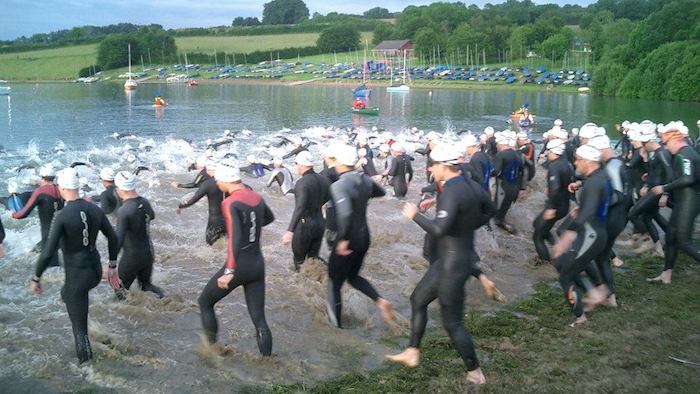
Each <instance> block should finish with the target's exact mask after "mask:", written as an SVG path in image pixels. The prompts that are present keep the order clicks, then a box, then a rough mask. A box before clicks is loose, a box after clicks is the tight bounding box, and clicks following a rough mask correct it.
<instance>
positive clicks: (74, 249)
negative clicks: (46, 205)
mask: <svg viewBox="0 0 700 394" xmlns="http://www.w3.org/2000/svg"><path fill="white" fill-rule="evenodd" d="M100 231H101V232H102V234H104V235H105V237H107V242H108V247H109V260H110V261H115V260H116V259H117V252H118V248H119V245H118V241H117V234H116V233H115V232H114V229H113V228H112V225H111V224H109V220H108V219H107V216H106V215H105V213H104V212H102V210H101V209H100V208H99V207H98V206H96V205H95V204H92V203H89V202H87V201H85V200H82V199H79V200H75V201H69V202H67V203H66V206H65V207H64V208H63V209H62V210H61V211H59V212H58V213H57V214H56V217H55V218H54V221H53V224H52V225H51V232H50V233H49V237H48V239H47V241H46V246H45V247H44V250H43V251H42V252H41V256H40V257H39V261H38V262H37V266H36V273H35V274H36V276H37V277H41V275H42V274H43V273H44V271H45V270H46V268H47V267H48V266H49V264H50V262H51V259H52V256H53V255H55V254H56V250H57V249H58V246H59V242H60V244H61V250H62V251H63V261H64V268H65V272H66V279H65V283H64V285H63V288H62V289H61V298H63V302H65V303H66V309H67V310H68V317H70V320H71V325H72V326H73V337H74V339H75V350H76V352H77V355H78V360H79V361H80V362H81V363H82V362H85V361H88V360H89V359H91V358H92V349H91V347H90V341H89V340H88V330H87V321H88V306H89V303H90V302H89V298H88V292H89V291H90V289H92V288H93V287H95V286H97V285H98V284H99V283H100V281H101V280H102V265H101V264H100V253H99V252H98V251H97V248H96V246H95V240H96V238H97V233H98V232H100Z"/></svg>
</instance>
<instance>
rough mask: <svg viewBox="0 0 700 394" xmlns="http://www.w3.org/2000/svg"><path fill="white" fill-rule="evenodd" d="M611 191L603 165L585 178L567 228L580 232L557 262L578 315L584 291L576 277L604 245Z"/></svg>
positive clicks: (560, 274)
mask: <svg viewBox="0 0 700 394" xmlns="http://www.w3.org/2000/svg"><path fill="white" fill-rule="evenodd" d="M611 194H612V186H611V185H610V181H609V180H608V178H607V176H606V175H605V171H604V170H603V169H601V168H599V169H597V170H595V171H594V172H593V173H592V174H590V176H589V177H588V179H586V180H585V181H584V183H583V188H582V189H581V193H580V195H579V198H580V205H579V209H578V214H577V215H576V218H575V219H573V220H571V221H569V222H568V224H567V227H566V228H565V230H571V231H575V232H576V233H577V236H576V240H575V241H574V242H573V244H572V245H571V247H570V248H569V250H568V251H566V252H564V254H563V255H561V256H559V258H558V259H557V261H556V264H555V267H556V268H557V271H559V284H560V285H561V288H562V290H564V297H565V298H566V300H567V302H568V303H569V305H571V308H572V310H573V312H574V315H576V316H577V317H578V316H581V315H582V314H583V294H582V291H581V289H580V288H579V286H577V285H576V281H577V279H578V277H579V274H580V273H581V272H583V271H584V270H585V269H586V268H587V266H588V265H589V263H590V262H591V261H594V260H596V258H597V257H598V256H599V255H600V254H601V253H602V252H603V251H604V249H605V244H606V238H607V237H606V231H605V220H606V217H607V213H608V205H609V203H610V197H611Z"/></svg>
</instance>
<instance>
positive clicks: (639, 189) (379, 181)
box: [0, 120, 700, 384]
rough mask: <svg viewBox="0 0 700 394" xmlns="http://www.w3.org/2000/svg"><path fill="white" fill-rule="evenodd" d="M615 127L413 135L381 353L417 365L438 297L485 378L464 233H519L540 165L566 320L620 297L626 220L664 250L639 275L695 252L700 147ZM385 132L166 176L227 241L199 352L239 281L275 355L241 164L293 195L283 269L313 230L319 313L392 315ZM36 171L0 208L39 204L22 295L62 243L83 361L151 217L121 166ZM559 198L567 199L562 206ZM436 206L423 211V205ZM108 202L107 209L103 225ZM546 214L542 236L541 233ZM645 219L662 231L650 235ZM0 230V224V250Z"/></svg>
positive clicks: (256, 226) (398, 188) (393, 162)
mask: <svg viewBox="0 0 700 394" xmlns="http://www.w3.org/2000/svg"><path fill="white" fill-rule="evenodd" d="M698 125H699V126H700V122H699V123H698ZM619 131H620V133H621V136H622V137H621V138H620V142H619V143H618V145H619V146H616V147H613V146H612V145H611V141H610V138H609V137H608V136H607V133H606V130H605V129H604V128H602V127H599V126H597V125H595V124H593V123H587V124H585V125H583V126H581V127H580V128H578V129H572V130H571V132H569V131H567V130H566V129H564V126H563V124H562V122H561V121H560V120H557V121H555V124H554V126H553V127H552V128H551V129H550V130H549V131H547V132H546V133H545V134H544V140H543V141H542V144H543V145H542V150H541V152H540V154H539V155H536V154H535V144H534V142H533V141H531V140H530V137H529V134H528V133H527V132H520V133H515V132H512V131H510V130H504V131H500V132H496V131H495V130H494V129H493V128H491V127H488V128H486V129H485V130H484V133H483V135H481V136H479V137H477V136H475V135H472V134H471V133H469V134H467V135H465V136H463V137H461V139H460V140H459V141H453V140H447V139H446V138H445V137H444V136H441V135H439V134H436V133H429V134H428V135H425V136H423V140H424V141H425V142H426V146H425V148H424V149H418V150H416V153H418V154H423V155H425V156H426V169H425V171H426V175H427V179H428V183H429V184H428V185H426V186H425V187H424V188H422V189H421V191H420V192H421V194H422V198H421V200H420V203H419V204H418V205H416V204H412V203H406V204H405V206H404V208H403V214H404V216H405V217H406V218H407V219H409V220H412V221H413V222H415V223H416V224H417V225H418V226H419V227H420V228H421V229H422V230H423V231H425V233H426V234H425V238H424V245H423V256H424V257H425V259H426V260H427V261H428V263H429V268H428V270H427V271H426V273H425V274H424V275H423V277H422V278H421V280H420V281H419V282H418V284H417V285H416V288H415V289H414V291H413V293H412V294H411V297H410V302H411V319H410V326H411V335H410V342H409V347H408V348H407V349H405V350H404V351H403V352H401V353H399V354H396V355H391V356H387V358H388V359H389V360H391V361H394V362H398V363H401V364H404V365H406V366H408V367H416V366H418V364H419V361H420V350H419V348H420V343H421V340H422V337H423V334H424V332H425V328H426V325H427V308H428V305H429V304H430V303H431V302H432V301H434V300H436V299H437V300H438V302H439V304H440V311H441V315H442V323H443V326H444V328H445V329H446V331H447V333H448V335H449V336H450V339H451V340H452V343H453V344H454V346H455V347H456V348H457V350H458V353H459V355H460V356H461V358H462V360H463V362H464V364H465V366H466V369H467V374H466V380H467V381H468V382H471V383H475V384H483V383H485V381H486V379H485V377H484V375H483V373H482V371H481V369H480V368H479V362H478V358H477V356H476V351H475V347H474V343H473V341H472V339H471V336H470V335H469V333H468V331H467V330H466V328H465V326H464V322H463V309H464V297H465V295H464V284H465V282H466V281H467V280H468V278H469V277H470V276H473V277H475V278H477V279H478V280H479V282H480V283H481V285H482V286H483V287H484V290H485V292H486V294H487V296H489V297H490V298H493V299H502V298H503V295H502V294H501V292H500V291H499V290H498V289H497V288H496V286H495V285H494V283H493V282H492V281H491V280H490V279H489V278H488V277H487V276H486V275H485V274H484V273H483V272H482V271H481V270H480V269H479V261H480V257H479V255H478V253H477V251H476V248H475V245H474V234H475V231H477V230H478V229H479V228H481V227H482V226H483V227H485V228H486V230H487V231H493V230H492V229H491V227H490V222H491V219H493V223H494V224H495V225H496V226H498V227H500V228H501V229H503V230H504V231H506V232H508V233H516V232H517V230H516V229H515V227H514V226H513V225H512V224H510V223H508V222H506V216H507V214H508V211H509V209H510V207H511V206H512V205H513V203H515V202H516V201H517V200H518V198H522V197H523V196H524V195H525V190H526V187H527V184H528V182H529V181H530V180H532V179H533V177H534V175H535V170H536V168H537V167H538V164H541V165H542V167H544V169H546V171H547V176H546V189H545V195H546V198H545V201H544V206H543V209H542V212H541V213H540V214H539V215H537V217H536V218H535V220H534V222H533V227H534V232H533V241H534V244H535V249H536V252H537V257H536V258H535V263H536V264H541V263H551V264H553V265H554V266H555V267H556V269H557V271H558V272H559V281H560V284H561V287H562V290H563V292H564V295H565V298H566V300H567V302H568V303H569V305H570V306H571V308H572V311H573V314H574V316H575V320H574V323H573V324H572V326H573V325H575V324H580V323H583V322H585V321H586V312H589V311H592V310H594V309H595V308H596V307H597V306H598V305H601V304H605V305H609V306H613V307H614V306H616V305H617V300H616V298H615V288H614V278H613V270H612V268H611V264H615V265H618V264H621V263H622V262H621V260H619V258H617V256H616V255H615V253H614V252H613V247H614V246H615V241H616V239H617V237H618V235H620V233H622V231H623V230H624V229H625V227H626V225H627V222H628V221H630V222H631V223H632V224H633V228H634V230H633V231H634V233H633V234H634V235H633V237H632V238H630V240H628V241H626V242H627V245H632V244H633V243H638V245H635V246H638V248H637V249H636V250H637V251H638V252H640V253H641V252H649V251H652V252H653V253H655V254H656V255H658V256H660V257H663V258H664V270H663V272H662V273H661V274H660V275H659V276H657V277H654V278H649V279H648V280H649V281H650V282H660V283H664V284H670V283H671V276H672V270H673V268H674V264H675V262H676V260H677V257H678V254H679V252H680V251H683V252H685V253H686V254H688V255H690V256H691V257H693V258H694V259H695V260H697V261H700V249H699V248H698V246H697V245H695V244H693V243H692V240H691V237H692V234H693V228H694V221H695V218H696V217H697V216H698V214H699V213H700V155H698V151H697V147H696V146H694V143H693V142H692V141H691V140H690V139H689V137H688V128H687V127H686V126H685V125H684V124H683V123H682V122H679V121H676V122H670V123H668V124H665V125H664V124H658V125H657V124H654V123H652V122H649V121H644V122H641V123H629V122H624V123H623V124H622V125H621V126H619ZM382 142H383V143H381V144H379V145H376V144H375V147H372V146H370V144H369V142H368V138H367V137H366V136H362V135H357V134H355V135H352V138H350V139H348V140H347V141H346V142H345V143H336V144H331V145H329V146H327V147H325V148H324V149H322V150H321V156H322V160H323V167H324V169H323V171H321V172H318V173H317V172H315V170H314V157H313V155H312V154H311V152H310V151H309V150H308V149H307V148H308V145H303V144H296V146H295V149H294V150H293V151H292V152H290V153H292V154H291V155H288V157H287V158H291V157H293V158H294V163H295V166H294V170H295V171H294V172H296V174H297V175H299V176H300V178H299V179H298V180H297V181H296V183H294V182H293V175H292V171H291V170H290V169H288V168H287V167H286V166H285V165H284V159H283V158H275V159H274V160H273V166H272V167H270V166H268V165H266V164H263V163H258V162H256V160H254V158H252V157H249V158H248V166H246V167H240V166H239V165H238V163H237V162H235V161H233V160H231V159H227V158H224V159H215V158H213V157H204V156H203V157H201V158H199V159H197V160H196V163H194V167H195V168H196V169H197V170H198V171H199V173H198V174H197V176H196V178H195V179H194V181H193V182H191V183H189V184H178V183H173V186H175V187H182V188H196V189H197V190H196V192H195V193H194V194H192V195H191V196H190V197H189V198H186V199H183V201H181V203H180V204H179V206H178V208H177V213H178V214H179V213H180V210H181V209H184V208H187V207H190V206H192V205H193V204H195V203H196V202H197V201H198V200H200V199H202V198H204V197H205V196H206V197H207V200H208V203H209V215H208V221H207V225H206V231H205V240H206V242H207V243H208V244H209V245H213V244H214V243H215V242H216V241H217V240H218V239H221V238H224V237H225V239H226V243H227V253H226V262H225V264H224V266H223V267H221V269H219V270H218V271H217V272H216V273H215V274H214V275H213V276H212V277H211V279H210V280H209V282H208V283H207V284H206V286H205V287H204V289H203V291H202V293H201V294H200V296H199V298H198V304H199V308H200V313H201V319H202V325H203V328H204V332H205V336H206V340H207V343H208V345H209V347H210V349H212V350H213V351H215V352H217V353H221V352H223V348H222V346H221V345H220V344H219V342H218V338H217V334H218V324H217V318H216V314H215V312H214V306H215V304H216V303H217V302H219V301H220V300H221V299H222V298H224V297H225V296H226V295H228V294H229V293H230V292H231V291H233V290H234V289H235V288H237V287H239V286H242V287H243V289H244V293H245V299H246V304H247V307H248V311H249V314H250V317H251V319H252V321H253V324H254V325H255V329H256V339H257V342H258V347H259V350H260V353H261V354H262V355H263V356H269V355H270V354H271V352H272V333H271V330H270V328H269V326H268V324H267V322H266V319H265V310H264V307H265V262H264V258H263V254H262V251H261V244H260V239H261V233H262V227H264V226H266V225H268V224H270V223H271V222H273V221H274V220H275V216H274V214H273V212H272V210H271V209H270V208H269V206H268V205H267V204H266V203H265V200H264V199H263V198H262V197H261V196H260V194H258V193H257V192H256V191H254V190H253V189H252V188H251V187H249V186H248V185H246V184H245V183H243V179H242V175H241V174H242V172H245V173H248V174H250V175H253V176H263V175H264V171H265V170H268V171H272V174H271V175H270V179H269V181H268V182H267V186H268V187H269V186H270V185H272V184H274V183H275V181H276V182H277V184H278V185H279V186H280V188H281V191H282V193H283V194H284V195H287V194H291V195H293V196H294V199H295V206H294V212H293V214H292V218H291V220H290V223H289V225H288V227H287V231H286V232H285V233H284V235H283V237H282V240H281V242H282V243H284V244H291V248H292V252H293V253H292V255H293V258H292V268H293V269H294V270H295V271H299V269H300V267H301V265H302V264H304V262H305V261H306V260H307V259H309V258H316V259H320V260H323V261H326V260H325V259H323V258H321V257H320V256H319V254H320V249H321V245H322V242H323V239H324V238H325V240H326V243H327V245H328V248H329V250H330V256H328V259H327V266H328V289H327V312H328V319H329V322H330V323H331V324H332V325H333V326H335V327H338V328H342V327H343V319H342V305H343V303H342V298H341V289H342V286H343V284H344V283H345V282H348V283H349V284H350V285H351V286H352V287H354V288H355V289H357V290H359V291H360V292H362V293H363V294H365V295H366V296H367V297H369V298H370V299H371V300H372V301H373V302H374V303H375V304H376V306H377V308H378V310H379V312H380V314H381V316H382V318H383V319H384V320H385V321H387V322H391V321H393V320H394V318H395V316H394V311H393V307H392V304H391V302H389V301H388V300H387V299H385V298H383V297H382V296H381V295H380V293H379V292H378V291H377V289H376V288H375V287H374V286H373V285H372V284H371V283H370V282H369V281H368V280H367V279H365V278H363V277H362V276H361V275H360V271H361V268H362V265H363V260H364V257H365V254H366V253H367V251H368V250H369V247H370V243H371V236H370V231H369V226H368V222H367V208H368V202H369V200H370V199H372V198H378V197H382V196H385V194H386V191H385V189H384V186H383V184H388V185H391V187H392V188H393V194H394V196H395V197H397V198H404V197H405V196H406V195H407V191H408V189H409V186H410V182H411V181H412V179H413V174H414V172H413V168H412V164H411V162H412V161H413V157H411V156H410V155H408V154H407V149H406V146H405V145H404V144H403V143H401V142H397V141H394V140H393V138H391V137H387V138H385V140H384V141H382ZM618 147H619V148H620V149H617V148H618ZM375 148H376V151H375ZM617 150H619V151H620V152H621V153H622V154H621V155H620V156H618V154H617ZM375 153H376V154H377V156H378V157H377V158H376V160H375V157H374V155H375ZM39 175H40V177H41V182H42V184H41V186H40V187H39V188H38V189H36V190H35V191H34V192H33V193H32V194H31V197H30V199H29V200H28V201H27V203H26V204H25V205H24V208H23V209H22V210H20V211H18V212H13V213H12V217H13V218H18V219H19V218H23V217H26V216H27V215H28V214H29V213H30V212H31V211H32V210H33V209H34V207H38V211H39V218H40V223H41V234H42V237H41V242H40V248H39V249H40V251H41V255H40V257H39V259H38V262H37V265H36V270H35V273H34V276H32V278H31V289H32V291H34V292H35V293H41V292H42V285H41V277H42V275H43V274H44V272H45V270H46V269H47V268H48V267H50V266H55V265H58V264H59V261H58V256H57V253H56V252H57V250H58V249H59V247H60V249H61V250H62V252H63V253H62V255H63V268H64V270H65V284H64V286H63V288H62V290H61V296H62V299H63V301H64V302H65V303H66V308H67V311H68V315H69V317H70V320H71V323H72V327H73V334H74V339H75V346H76V352H77V355H78V360H79V363H83V362H86V361H89V360H90V359H91V358H92V350H91V347H90V341H89V339H88V331H87V316H88V305H89V301H88V293H89V291H90V290H91V289H92V288H94V287H96V286H97V285H98V284H99V282H100V281H101V280H102V279H103V277H104V279H106V280H107V281H108V283H109V284H110V286H111V287H112V288H113V289H114V291H115V294H116V296H117V297H118V298H120V299H123V298H124V297H126V296H127V292H128V290H129V288H130V287H131V284H132V283H133V282H134V281H138V283H139V286H140V288H141V290H143V291H148V292H152V293H154V294H155V295H156V296H158V297H163V296H164V292H163V291H162V290H161V289H160V288H159V287H157V286H156V285H154V284H153V283H151V274H152V270H153V262H154V255H155V254H154V250H153V243H152V240H151V236H150V231H149V229H150V222H151V221H152V220H154V219H155V213H154V210H153V208H152V207H151V205H150V203H149V201H148V200H147V199H145V198H144V197H142V196H140V195H139V194H138V193H137V192H136V184H137V180H138V179H137V175H136V174H135V173H134V172H129V171H119V172H116V173H115V172H114V171H113V170H111V169H109V168H105V169H103V170H102V171H101V172H100V178H101V180H102V183H103V186H104V187H105V190H104V192H102V193H101V194H100V195H99V196H93V197H91V198H81V195H80V191H79V189H80V187H81V185H80V181H79V175H78V172H77V171H76V170H75V168H73V167H69V168H66V169H63V170H61V171H58V172H56V171H54V170H53V168H51V167H50V166H44V167H42V168H41V169H40V171H39ZM572 203H573V204H575V207H574V208H573V209H570V208H571V205H572ZM97 204H99V205H97ZM433 206H434V207H435V214H434V215H432V214H428V213H427V212H428V210H429V209H431V207H433ZM660 207H669V208H671V212H672V213H671V215H670V217H669V218H668V219H667V218H666V217H665V216H663V215H661V214H660ZM109 214H116V218H117V227H116V231H115V230H114V228H113V227H112V225H111V223H110V220H109V219H108V217H107V215H109ZM559 221H561V222H560V224H559V226H558V231H557V234H554V233H553V232H552V229H553V228H554V226H555V225H556V223H557V222H559ZM657 226H658V227H660V228H662V229H663V230H664V232H665V239H664V242H663V243H661V241H660V237H659V232H658V229H657ZM99 232H102V233H103V234H104V236H105V237H106V238H107V243H108V254H109V264H108V265H107V267H106V269H105V271H106V272H105V273H104V275H103V267H102V265H101V263H100V255H99V252H98V250H97V248H96V246H95V242H96V238H97V234H98V233H99ZM3 239H4V231H3V227H2V223H1V222H0V257H1V256H2V253H3V250H2V245H1V244H2V241H3ZM547 243H549V244H550V245H551V248H550V247H548V246H547ZM120 253H121V256H120V257H119V261H118V263H117V259H118V256H119V255H120ZM584 276H585V277H587V279H585V278H584Z"/></svg>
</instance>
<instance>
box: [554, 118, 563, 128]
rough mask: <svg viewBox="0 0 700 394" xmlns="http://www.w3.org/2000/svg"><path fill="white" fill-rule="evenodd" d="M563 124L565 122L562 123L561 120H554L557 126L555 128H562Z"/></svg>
mask: <svg viewBox="0 0 700 394" xmlns="http://www.w3.org/2000/svg"><path fill="white" fill-rule="evenodd" d="M563 124H564V122H562V121H561V119H555V120H554V125H555V126H559V127H561V125H563Z"/></svg>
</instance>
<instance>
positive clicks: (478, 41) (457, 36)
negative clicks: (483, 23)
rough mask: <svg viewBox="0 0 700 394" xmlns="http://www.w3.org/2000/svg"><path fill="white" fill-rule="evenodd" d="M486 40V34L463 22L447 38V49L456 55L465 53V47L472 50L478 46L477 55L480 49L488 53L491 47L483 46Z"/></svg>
mask: <svg viewBox="0 0 700 394" xmlns="http://www.w3.org/2000/svg"><path fill="white" fill-rule="evenodd" d="M486 42H487V37H486V34H484V33H482V32H480V31H478V30H476V29H474V28H472V26H471V25H470V24H469V23H463V24H461V25H459V27H457V28H456V29H455V31H454V32H453V33H452V34H451V35H450V38H449V39H448V40H447V50H448V52H449V53H451V54H453V55H456V54H466V53H467V49H469V51H471V52H473V51H474V50H476V48H477V47H478V48H479V56H481V53H482V52H481V50H482V49H486V50H487V51H488V52H489V53H491V51H492V49H493V48H491V47H488V48H487V47H486V46H485V43H486ZM472 56H473V55H472Z"/></svg>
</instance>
